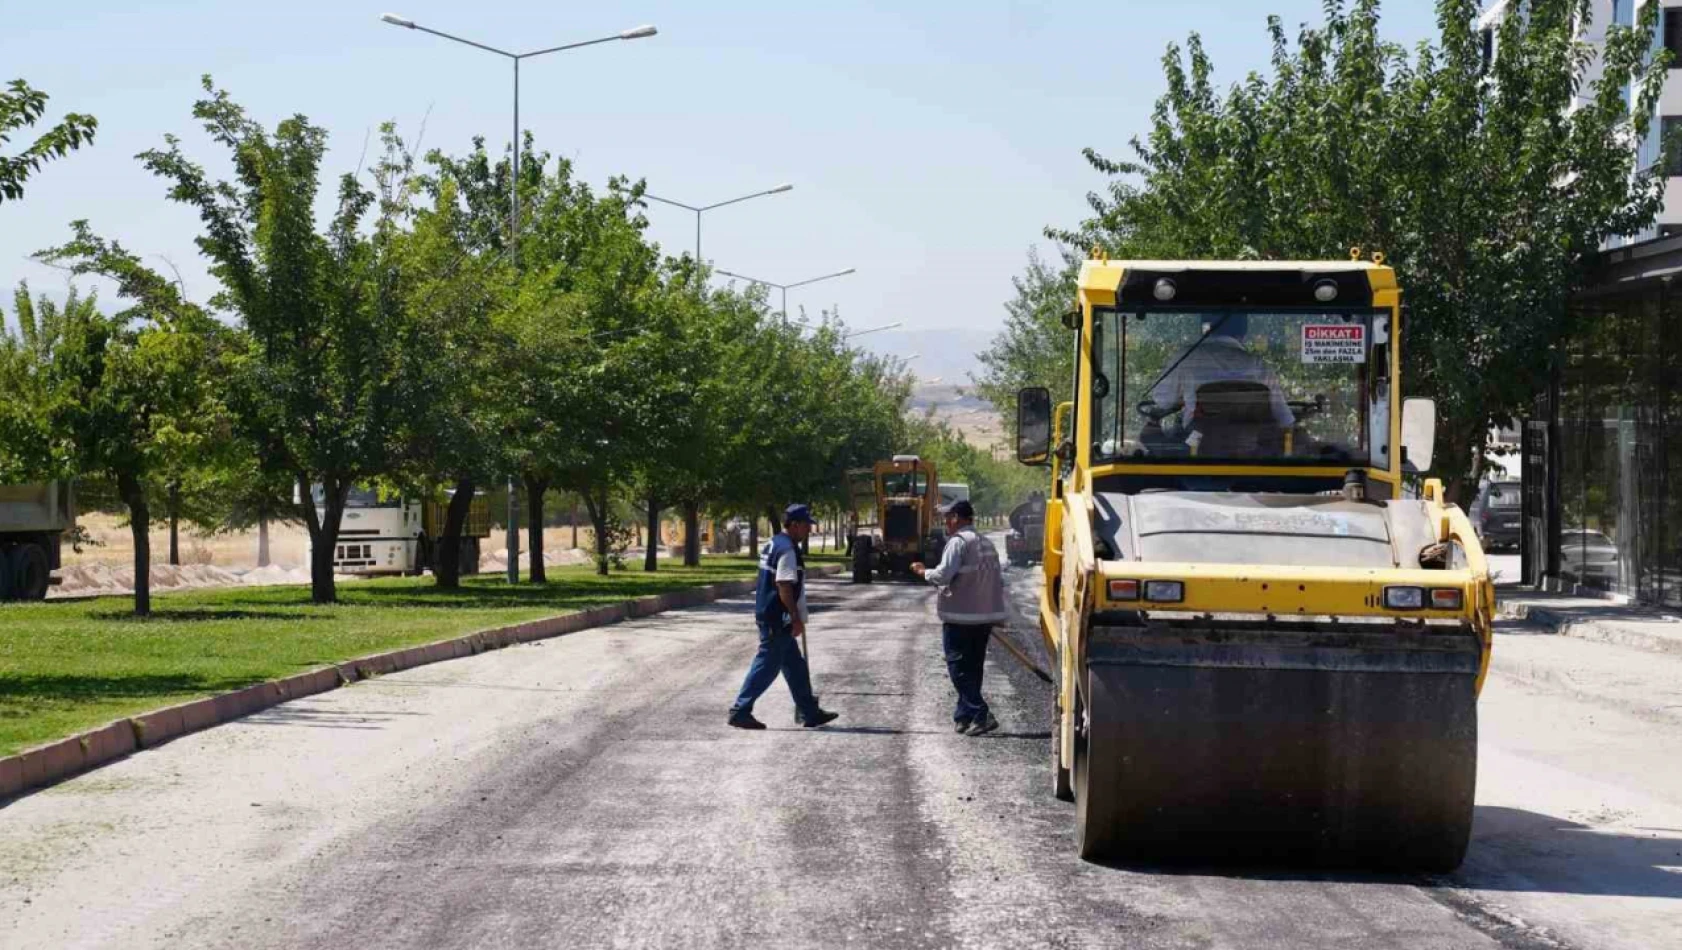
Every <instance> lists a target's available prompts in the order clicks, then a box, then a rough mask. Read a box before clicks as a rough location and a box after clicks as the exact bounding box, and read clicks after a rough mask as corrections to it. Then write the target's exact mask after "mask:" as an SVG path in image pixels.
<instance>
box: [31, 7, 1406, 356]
mask: <svg viewBox="0 0 1682 950" xmlns="http://www.w3.org/2000/svg"><path fill="white" fill-rule="evenodd" d="M382 4H383V6H382ZM7 6H8V7H9V9H8V10H7V11H6V14H5V18H4V21H5V24H6V30H5V32H4V33H0V81H4V80H9V79H11V78H13V77H23V78H26V79H27V80H28V81H29V82H30V83H31V84H32V85H34V86H36V87H37V88H40V89H44V90H46V91H47V92H48V93H50V94H51V95H52V97H53V99H52V102H51V104H50V105H51V109H52V114H53V115H57V114H59V113H61V112H63V111H69V110H74V111H79V112H87V113H92V114H93V115H95V116H97V117H98V119H99V121H100V133H99V139H98V142H97V144H96V145H95V146H94V147H93V148H92V149H90V150H84V151H82V152H80V153H77V154H75V155H73V156H72V157H70V158H68V159H66V160H64V161H62V162H60V163H57V164H55V165H53V166H50V167H49V168H48V169H47V170H46V171H45V172H43V173H42V174H41V176H40V177H39V178H37V179H36V180H35V181H34V182H32V183H31V186H30V188H29V193H28V195H27V197H26V198H25V200H24V201H23V202H21V203H7V204H4V205H0V288H3V289H5V290H6V294H5V295H4V297H0V300H4V301H5V304H6V306H7V307H8V309H9V303H10V288H11V287H12V286H14V285H15V284H16V282H17V281H18V280H19V279H22V278H28V279H29V281H30V282H31V285H32V286H33V287H34V289H36V290H37V291H49V292H54V291H59V290H62V288H63V286H64V277H63V275H62V274H61V273H59V272H57V271H54V270H51V269H49V268H46V267H43V266H41V265H39V264H35V263H32V262H30V261H29V260H28V259H27V258H28V255H29V254H30V253H31V252H33V251H36V250H38V249H40V248H42V247H45V246H48V245H51V244H53V243H56V242H59V241H61V240H63V238H64V237H65V236H66V234H67V224H68V222H70V221H71V220H73V219H76V218H88V219H89V220H90V221H91V222H92V223H93V225H94V227H95V228H96V229H97V230H98V231H99V232H101V233H103V234H105V235H107V236H109V237H112V238H114V239H117V240H119V241H121V242H123V243H124V244H126V245H127V246H129V247H130V248H131V249H133V250H135V251H137V252H140V253H143V254H147V255H158V256H159V257H158V258H154V262H155V263H158V264H159V265H160V266H162V264H163V261H164V260H168V261H169V262H171V263H173V264H174V266H175V267H177V268H178V269H179V270H180V271H181V273H182V275H183V277H184V279H185V281H186V283H187V285H188V289H189V291H190V292H191V293H192V294H193V295H194V296H196V297H198V298H200V299H202V298H205V297H208V296H209V294H210V293H211V292H212V291H213V281H212V280H211V279H210V278H209V277H208V275H206V273H205V271H204V268H203V265H202V263H201V261H200V259H199V256H198V252H197V249H196V248H195V247H194V246H193V243H192V239H193V236H194V235H195V233H196V231H197V220H196V218H195V216H194V215H193V214H192V212H190V211H189V210H188V209H186V208H184V207H182V206H179V205H175V204H172V203H171V202H169V201H168V200H167V199H166V198H165V196H164V188H163V184H162V182H161V181H159V180H158V179H155V178H153V177H151V176H150V175H149V174H147V173H146V172H145V171H144V170H143V169H141V168H140V167H139V165H138V164H137V163H136V162H135V161H134V159H133V156H134V155H135V153H137V152H140V151H142V150H143V149H146V148H150V147H153V146H155V145H157V144H159V143H160V142H161V140H162V137H163V135H164V133H166V132H173V133H176V134H178V135H180V136H181V137H182V138H183V140H184V143H185V146H186V148H187V150H188V151H189V153H190V154H191V155H192V156H193V157H195V158H196V159H198V160H200V161H202V162H204V163H205V164H207V165H209V166H210V167H211V168H213V169H215V170H218V171H221V170H222V169H224V168H225V163H224V162H223V160H222V155H221V154H220V153H219V152H218V151H217V149H216V148H215V146H213V145H212V144H211V143H209V142H208V141H207V140H206V139H205V138H204V136H203V135H202V133H201V132H200V131H199V129H198V128H197V126H196V125H195V124H194V122H193V120H192V117H191V114H190V110H191V107H192V102H193V100H194V98H195V97H196V95H197V94H198V81H199V76H200V75H201V74H202V73H206V72H208V73H211V74H213V75H214V76H215V78H216V81H217V82H218V84H220V85H222V86H223V87H225V88H227V89H228V90H230V91H231V92H232V94H233V95H234V97H235V98H236V99H237V100H238V101H239V102H241V103H243V104H244V105H246V106H247V107H248V108H249V109H250V110H251V111H252V112H253V114H254V115H255V116H256V117H257V118H259V119H260V120H262V121H264V122H265V124H272V123H273V122H274V121H275V120H277V119H279V118H281V117H283V116H286V115H290V114H292V113H299V112H301V113H304V114H305V115H308V116H309V117H310V118H311V119H312V120H314V121H315V122H316V123H317V124H320V125H322V126H324V127H325V128H327V129H328V130H329V132H330V133H331V135H332V139H331V148H332V151H331V152H330V154H329V156H328V159H327V166H328V171H329V172H330V173H332V174H333V175H334V176H336V175H337V174H339V173H341V172H344V171H349V170H353V169H354V168H355V167H356V166H357V163H358V158H359V157H360V156H361V154H362V151H363V143H364V140H365V137H366V136H368V135H369V134H370V133H371V132H372V130H374V129H375V127H376V126H377V125H378V124H379V123H380V122H382V121H384V120H386V119H392V120H395V121H396V122H397V123H398V124H399V126H400V128H401V129H402V131H403V132H404V134H405V135H406V136H407V137H409V138H410V139H411V140H412V139H413V138H414V137H415V136H417V135H418V134H419V132H420V128H421V123H422V121H423V119H424V120H425V137H424V142H423V144H424V145H425V146H427V147H434V146H436V147H441V148H444V149H446V150H450V151H462V150H465V148H466V147H467V145H468V143H469V139H470V138H471V136H473V135H474V134H484V135H485V136H486V137H487V138H488V139H489V141H491V142H492V143H495V144H498V145H499V146H500V145H501V144H503V143H506V141H507V137H508V134H509V131H510V127H511V122H512V116H511V114H510V107H509V106H510V95H511V90H510V70H509V67H508V65H507V63H506V61H504V60H502V59H500V58H499V57H495V56H493V55H491V54H489V53H484V52H480V51H478V50H474V49H471V48H468V47H464V46H459V45H457V44H453V43H450V42H448V41H445V40H442V39H438V38H436V37H431V36H428V35H426V34H423V33H419V32H415V31H410V30H404V29H399V28H396V27H392V26H388V25H386V24H383V23H381V22H380V21H379V15H380V14H381V13H382V12H385V11H387V10H390V11H392V12H396V13H399V14H402V15H404V16H406V17H409V18H410V19H412V20H415V21H416V22H419V23H422V24H425V25H428V26H433V27H436V28H438V29H441V30H445V31H447V32H452V33H456V34H459V35H465V36H468V37H470V38H474V39H478V40H481V41H482V42H485V43H489V44H491V45H495V46H501V47H504V48H510V47H512V48H518V49H531V48H541V47H545V46H551V45H556V44H559V43H565V42H571V41H574V40H579V39H587V38H592V37H596V36H602V35H608V34H613V33H617V32H619V31H620V30H623V29H627V28H629V27H632V26H636V25H639V24H643V23H652V24H655V25H657V26H658V27H659V29H660V35H659V36H657V37H654V38H651V39H644V40H637V41H634V42H628V43H612V44H604V45H602V46H597V47H591V48H586V49H583V50H577V51H571V52H566V53H560V54H555V55H552V56H548V57H544V58H541V59H537V60H528V61H527V62H526V63H525V65H524V66H523V67H522V77H521V82H522V89H521V92H522V97H521V119H522V124H523V125H524V126H525V127H526V128H528V129H530V130H532V131H533V132H534V133H535V135H536V137H537V141H538V143H539V145H540V146H541V147H543V148H546V149H549V150H550V151H553V152H556V153H558V154H565V155H567V156H570V157H572V158H573V159H574V160H575V162H576V163H577V168H578V171H579V173H580V174H581V175H583V176H584V177H585V178H587V179H589V180H591V181H593V182H598V183H599V182H601V181H604V180H605V179H606V178H608V177H609V176H611V175H614V174H625V175H629V176H631V177H641V178H646V179H647V181H648V183H649V190H650V191H651V192H653V193H655V194H660V195H663V196H666V197H670V198H674V199H677V200H680V201H684V202H686V203H690V204H707V203H711V202H714V201H719V200H723V199H726V198H731V197H734V196H737V195H740V194H743V193H746V192H752V191H757V190H760V189H763V188H768V187H771V186H773V185H776V184H778V183H781V182H785V181H786V182H791V183H793V184H794V186H795V188H794V190H793V191H791V192H789V193H786V194H782V195H776V196H772V197H768V198H762V199H756V200H754V201H751V202H746V203H743V204H741V205H738V206H732V207H729V208H724V209H720V210H718V211H714V212H710V213H709V214H708V215H707V216H706V219H705V223H704V238H703V240H704V248H703V250H704V255H705V256H706V257H707V258H708V259H709V260H710V261H711V262H712V263H713V264H714V265H715V266H717V267H720V268H723V269H726V270H732V271H737V272H740V273H745V274H750V275H753V276H757V277H764V278H766V279H770V280H775V281H778V282H781V283H790V282H794V281H797V280H801V279H803V278H806V277H810V276H814V275H818V274H823V273H827V272H830V271H835V270H839V269H842V268H845V267H856V268H857V269H858V272H857V273H856V274H854V275H852V276H849V277H845V278H841V279H838V280H836V281H833V282H829V283H825V284H821V285H818V286H814V287H810V288H806V289H803V290H797V291H795V292H793V293H791V294H790V301H789V303H790V308H791V309H794V308H795V307H797V306H800V305H804V306H806V307H807V308H808V309H810V310H811V311H812V312H813V313H814V314H815V313H816V311H817V310H819V309H822V308H828V307H832V306H835V307H839V308H840V312H841V314H842V316H843V317H844V318H845V319H847V321H848V322H849V323H851V324H852V325H854V326H855V327H870V326H876V325H879V324H884V323H890V322H901V323H903V324H905V328H906V329H905V330H903V331H894V332H886V333H880V334H877V335H875V336H872V337H869V338H867V339H868V340H869V341H870V342H871V344H872V346H873V347H875V348H877V349H881V350H883V351H887V352H897V353H899V354H900V355H910V354H912V353H921V354H922V357H921V358H920V359H919V360H918V361H917V362H916V363H915V364H913V365H914V368H917V369H919V371H920V372H921V373H922V374H923V375H924V376H925V377H929V376H943V377H946V378H947V379H949V380H950V381H959V379H960V378H961V376H962V374H963V372H964V370H965V369H967V368H968V366H969V365H970V364H971V361H972V354H973V353H974V352H975V351H976V350H978V349H981V348H983V347H985V346H986V343H987V340H988V338H989V337H990V336H991V334H992V333H993V332H994V331H995V330H996V329H997V328H998V326H999V324H1000V322H1001V320H1002V316H1003V310H1002V303H1003V302H1004V301H1005V300H1006V299H1007V298H1008V297H1009V295H1010V290H1011V288H1010V278H1011V277H1012V276H1013V275H1015V274H1016V273H1018V272H1019V271H1020V269H1021V266H1022V262H1023V260H1024V257H1025V254H1026V253H1027V250H1028V248H1029V246H1030V245H1033V244H1035V243H1043V241H1042V238H1041V237H1040V230H1041V228H1042V227H1043V226H1045V225H1047V224H1070V223H1073V222H1075V221H1076V220H1078V219H1079V218H1080V217H1081V215H1082V214H1083V212H1084V210H1085V194H1086V193H1087V192H1088V191H1089V190H1091V189H1093V188H1097V187H1100V186H1101V185H1102V180H1101V179H1100V178H1099V177H1098V176H1097V174H1096V173H1094V172H1093V171H1091V170H1090V169H1089V167H1088V166H1087V165H1086V163H1085V161H1084V160H1083V159H1082V158H1081V156H1080V150H1081V148H1083V147H1085V146H1095V147H1097V148H1098V149H1099V150H1101V151H1107V152H1110V153H1116V154H1119V153H1121V152H1122V151H1123V150H1124V147H1125V144H1126V142H1127V140H1128V138H1129V137H1131V136H1132V135H1134V134H1136V133H1139V132H1142V131H1143V130H1144V129H1145V128H1146V125H1147V121H1148V118H1149V114H1150V109H1151V106H1152V104H1153V102H1154V100H1155V99H1156V97H1157V96H1158V95H1159V93H1160V92H1161V90H1162V75H1161V68H1160V63H1159V60H1160V58H1161V56H1162V53H1163V50H1164V49H1165V47H1166V46H1167V44H1168V43H1170V42H1176V41H1181V40H1183V39H1184V37H1185V36H1186V34H1187V33H1188V32H1191V31H1197V32H1199V33H1201V34H1202V36H1203V38H1204V41H1205V43H1206V45H1207V46H1208V47H1209V49H1210V51H1211V55H1212V56H1213V58H1214V61H1215V63H1216V66H1217V68H1218V70H1219V77H1220V79H1221V80H1222V81H1223V82H1225V81H1234V80H1237V79H1239V78H1241V77H1242V76H1243V74H1244V73H1245V72H1247V71H1249V70H1251V69H1256V68H1261V67H1263V66H1265V64H1266V59H1267V54H1268V44H1267V38H1266V35H1265V32H1264V26H1265V20H1266V16H1267V15H1268V14H1269V13H1277V14H1279V15H1280V16H1281V17H1283V18H1284V20H1285V22H1286V23H1287V25H1289V26H1290V27H1291V28H1292V30H1293V32H1294V28H1295V25H1296V24H1298V23H1301V22H1304V21H1316V22H1317V21H1318V20H1319V18H1320V13H1319V11H1320V0H1178V2H1174V3H1147V2H1143V0H1131V2H1115V0H1112V2H1110V3H1107V4H1098V5H1094V4H1090V3H1069V2H1062V3H1055V4H1035V3H1025V2H1013V0H977V2H971V3H961V4H960V3H953V2H947V0H938V2H935V0H929V2H915V3H888V2H846V0H835V2H831V3H826V4H813V3H799V4H796V3H771V2H755V0H715V2H712V3H704V4H703V3H696V2H693V0H691V2H687V3H683V2H669V0H642V2H619V0H609V2H597V3H591V4H582V3H580V4H565V3H535V2H524V0H507V2H502V0H481V2H478V3H473V4H462V3H446V2H442V0H370V2H367V3H364V2H360V0H338V2H333V3H327V2H320V0H297V2H292V3H286V4H273V3H271V4H255V3H233V2H225V0H224V2H209V0H199V2H189V0H151V2H147V3H144V4H140V3H133V2H114V0H79V2H77V3H75V4H51V3H30V4H8V5H7ZM1432 6H1433V5H1432V4H1431V3H1430V2H1429V0H1392V2H1390V3H1389V4H1388V5H1387V10H1386V14H1385V16H1386V33H1387V35H1388V36H1389V38H1391V39H1393V40H1397V41H1402V42H1406V43H1409V44H1412V43H1414V42H1417V41H1418V40H1420V39H1423V38H1426V37H1428V36H1430V35H1432V34H1433V33H1434V32H1435V25H1434V13H1433V10H1432ZM15 144H16V143H15V142H14V145H15ZM648 214H649V217H650V219H651V221H652V224H653V226H652V230H651V233H652V237H653V238H654V239H655V240H658V241H660V242H661V243H662V245H663V246H665V247H666V248H667V249H668V250H669V251H671V252H674V253H676V252H679V251H682V250H685V249H688V248H689V247H690V246H691V245H692V243H693V239H694V238H693V234H694V230H693V229H694V218H693V216H692V215H690V214H689V213H687V212H683V211H680V210H678V209H675V208H666V207H663V206H659V205H655V206H652V207H651V208H650V210H649V212H648ZM860 342H864V341H862V340H861V341H860Z"/></svg>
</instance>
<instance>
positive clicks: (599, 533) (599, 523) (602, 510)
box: [584, 492, 608, 577]
mask: <svg viewBox="0 0 1682 950" xmlns="http://www.w3.org/2000/svg"><path fill="white" fill-rule="evenodd" d="M607 501H608V500H607V493H606V492H603V493H602V497H601V499H600V500H599V501H598V499H597V498H596V497H595V496H594V495H590V494H586V495H585V496H584V505H585V507H586V508H588V509H589V511H590V527H591V528H593V529H594V530H595V534H596V574H598V575H599V576H601V577H606V576H607V553H608V551H607V544H608V537H607Z"/></svg>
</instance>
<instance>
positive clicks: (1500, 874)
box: [1094, 805, 1682, 899]
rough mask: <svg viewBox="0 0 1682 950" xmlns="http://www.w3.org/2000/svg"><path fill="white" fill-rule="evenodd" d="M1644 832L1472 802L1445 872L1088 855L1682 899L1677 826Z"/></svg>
mask: <svg viewBox="0 0 1682 950" xmlns="http://www.w3.org/2000/svg"><path fill="white" fill-rule="evenodd" d="M1640 830H1641V831H1644V832H1647V834H1645V835H1639V834H1629V833H1627V832H1621V831H1620V832H1612V831H1598V830H1596V829H1595V828H1593V827H1591V826H1589V825H1584V824H1580V823H1578V822H1574V821H1570V820H1567V819H1564V818H1556V817H1554V816H1552V815H1543V814H1539V813H1537V812H1532V811H1525V810H1523V809H1519V808H1501V807H1496V806H1489V805H1480V806H1478V807H1477V810H1476V814H1475V817H1474V818H1473V826H1472V845H1471V848H1470V850H1469V851H1468V853H1467V856H1466V863H1465V864H1463V865H1461V867H1460V869H1459V870H1457V871H1455V872H1453V873H1452V874H1448V875H1442V876H1438V875H1420V874H1402V873H1396V874H1390V873H1378V872H1371V871H1361V870H1338V869H1332V868H1326V869H1319V868H1312V867H1307V868H1301V867H1279V866H1272V865H1268V864H1267V863H1266V862H1265V861H1250V862H1236V863H1234V864H1231V865H1209V864H1186V865H1175V864H1160V863H1158V864H1147V863H1130V862H1124V861H1113V862H1112V861H1100V862H1094V863H1096V864H1098V865H1100V866H1102V867H1108V868H1113V869H1115V870H1126V871H1135V872H1144V873H1149V874H1164V875H1172V876H1188V877H1189V876H1198V877H1226V878H1233V879H1237V880H1246V881H1319V882H1328V883H1330V882H1336V883H1345V884H1397V885H1404V886H1414V887H1425V888H1428V889H1435V888H1443V887H1447V888H1456V889H1462V890H1478V891H1511V892H1528V893H1543V894H1582V895H1593V896H1617V897H1662V898H1672V899H1682V874H1677V873H1676V872H1675V871H1672V870H1669V869H1670V868H1675V867H1679V866H1682V831H1678V830H1675V829H1656V828H1655V829H1640Z"/></svg>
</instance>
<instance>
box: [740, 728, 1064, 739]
mask: <svg viewBox="0 0 1682 950" xmlns="http://www.w3.org/2000/svg"><path fill="white" fill-rule="evenodd" d="M773 731H775V732H804V731H806V730H805V729H804V728H803V727H796V728H794V729H774V730H773ZM815 731H817V732H838V733H843V734H846V735H859V736H951V735H955V734H954V733H953V732H952V730H951V729H895V728H894V727H892V726H822V727H820V728H818V729H817V730H815ZM959 738H962V737H959ZM976 738H978V739H981V740H984V741H985V740H993V739H1038V740H1045V739H1050V738H1051V733H1049V732H992V733H988V734H987V735H985V736H977V737H976Z"/></svg>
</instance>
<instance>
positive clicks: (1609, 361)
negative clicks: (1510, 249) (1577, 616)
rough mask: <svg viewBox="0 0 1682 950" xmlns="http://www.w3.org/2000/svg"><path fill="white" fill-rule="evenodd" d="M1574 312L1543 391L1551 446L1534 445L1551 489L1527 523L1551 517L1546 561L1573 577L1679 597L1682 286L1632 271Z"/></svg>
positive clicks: (1663, 599) (1661, 600)
mask: <svg viewBox="0 0 1682 950" xmlns="http://www.w3.org/2000/svg"><path fill="white" fill-rule="evenodd" d="M1576 315H1577V317H1578V321H1579V323H1578V332H1577V333H1576V335H1575V336H1574V337H1573V339H1572V340H1571V341H1570V342H1569V343H1568V344H1567V345H1566V346H1565V347H1564V348H1563V350H1562V352H1561V357H1562V359H1561V365H1560V369H1559V373H1558V378H1557V380H1556V381H1555V385H1554V386H1553V387H1552V389H1553V392H1552V393H1551V394H1550V396H1549V398H1547V399H1545V400H1544V405H1545V406H1550V408H1551V409H1552V410H1553V420H1554V425H1553V426H1552V428H1551V432H1550V433H1549V436H1550V438H1551V440H1552V441H1553V442H1554V445H1553V446H1552V449H1553V450H1552V452H1550V453H1546V456H1543V455H1540V454H1538V455H1537V460H1538V461H1540V460H1542V459H1543V458H1544V457H1546V458H1548V459H1551V464H1552V465H1553V466H1554V467H1555V468H1556V472H1555V478H1554V479H1552V480H1550V481H1549V485H1550V487H1551V492H1550V493H1551V494H1553V495H1554V496H1555V497H1553V498H1551V499H1548V508H1549V510H1548V517H1546V518H1544V519H1539V520H1535V519H1527V527H1531V526H1534V525H1537V524H1546V523H1547V522H1551V525H1549V526H1548V529H1547V534H1548V535H1550V537H1549V538H1548V541H1549V542H1550V543H1548V544H1547V547H1551V548H1552V549H1553V550H1552V551H1550V552H1548V556H1547V558H1546V560H1547V566H1548V569H1549V570H1550V572H1551V573H1553V574H1554V575H1555V576H1556V577H1557V578H1558V580H1559V581H1560V582H1561V583H1562V584H1564V585H1565V586H1568V587H1578V588H1583V589H1587V590H1593V591H1604V592H1607V593H1614V594H1623V595H1627V596H1629V597H1632V598H1636V599H1639V600H1642V601H1646V602H1649V603H1655V604H1669V605H1682V399H1678V398H1677V393H1676V388H1677V386H1678V383H1679V382H1682V286H1678V287H1676V288H1674V289H1673V288H1672V286H1671V281H1670V280H1668V279H1657V280H1643V281H1639V282H1634V283H1632V284H1631V285H1630V286H1628V287H1627V288H1620V289H1618V290H1615V291H1611V292H1607V291H1602V292H1600V293H1598V294H1591V295H1587V296H1585V298H1584V299H1582V300H1581V301H1579V303H1578V304H1577V307H1576ZM1550 404H1551V405H1550ZM1529 454H1530V453H1529V451H1528V450H1527V456H1529ZM1528 462H1529V459H1528V458H1527V471H1526V476H1527V481H1528V480H1530V479H1533V478H1534V477H1535V476H1536V474H1538V473H1537V472H1535V471H1534V469H1533V468H1532V467H1531V466H1530V465H1529V464H1528ZM1526 487H1527V488H1532V487H1536V486H1531V485H1528V484H1527V486H1526Z"/></svg>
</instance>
